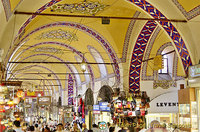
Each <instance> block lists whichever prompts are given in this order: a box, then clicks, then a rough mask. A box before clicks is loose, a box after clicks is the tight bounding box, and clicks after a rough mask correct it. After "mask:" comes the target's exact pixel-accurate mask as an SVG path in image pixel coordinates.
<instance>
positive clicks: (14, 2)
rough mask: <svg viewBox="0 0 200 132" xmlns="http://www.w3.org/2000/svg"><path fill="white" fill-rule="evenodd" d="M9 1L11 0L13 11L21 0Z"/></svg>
mask: <svg viewBox="0 0 200 132" xmlns="http://www.w3.org/2000/svg"><path fill="white" fill-rule="evenodd" d="M9 1H10V8H11V11H13V10H14V9H15V8H16V6H17V5H18V4H19V2H20V1H21V0H9Z"/></svg>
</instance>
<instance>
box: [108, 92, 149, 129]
mask: <svg viewBox="0 0 200 132" xmlns="http://www.w3.org/2000/svg"><path fill="white" fill-rule="evenodd" d="M149 102H150V98H149V97H148V96H147V94H146V92H145V91H141V92H139V93H133V94H131V93H129V94H128V95H127V96H126V95H125V93H124V92H121V93H120V95H119V96H114V99H113V101H112V102H111V116H112V119H113V122H114V123H116V124H118V126H121V125H127V124H129V125H130V124H131V125H134V126H133V127H140V128H142V127H144V126H145V120H144V117H145V115H146V114H147V113H148V111H147V109H148V108H149V107H150V106H149ZM141 126H142V127H141Z"/></svg>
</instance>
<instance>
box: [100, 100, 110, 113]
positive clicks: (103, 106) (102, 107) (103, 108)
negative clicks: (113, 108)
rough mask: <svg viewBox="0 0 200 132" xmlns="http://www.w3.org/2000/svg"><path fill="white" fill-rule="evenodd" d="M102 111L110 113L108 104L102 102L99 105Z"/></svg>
mask: <svg viewBox="0 0 200 132" xmlns="http://www.w3.org/2000/svg"><path fill="white" fill-rule="evenodd" d="M99 108H100V111H107V112H109V111H110V107H108V102H100V103H99Z"/></svg>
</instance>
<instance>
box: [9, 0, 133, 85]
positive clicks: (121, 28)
mask: <svg viewBox="0 0 200 132" xmlns="http://www.w3.org/2000/svg"><path fill="white" fill-rule="evenodd" d="M91 1H93V2H95V0H91ZM79 2H82V0H77V1H74V0H63V1H61V2H59V3H57V4H56V5H58V4H73V3H79ZM99 3H100V4H102V5H105V8H104V9H103V10H101V11H99V12H97V13H96V14H95V15H98V16H117V17H133V16H134V14H135V12H136V10H135V9H134V8H132V5H131V4H130V3H128V2H126V1H116V0H109V1H107V0H103V1H99ZM43 13H52V14H59V13H60V14H70V15H85V14H83V13H80V12H74V13H70V12H52V11H51V8H48V9H46V10H45V11H43ZM86 15H91V14H86ZM55 22H73V23H74V22H75V23H79V24H81V25H85V26H87V27H89V28H90V29H92V30H94V31H95V32H97V33H98V34H100V35H101V36H102V37H103V38H104V39H105V40H106V41H107V42H108V43H109V45H110V46H111V47H112V48H113V51H115V53H116V55H117V57H118V58H121V57H122V51H123V46H124V39H125V36H126V32H127V30H128V26H129V23H130V20H122V19H111V20H110V24H102V20H101V19H100V18H81V17H80V18H75V17H55V16H37V17H36V18H34V19H33V20H32V21H31V23H29V24H28V25H27V27H26V28H25V30H24V31H25V32H24V34H23V35H22V36H21V38H20V39H19V40H17V41H16V42H15V44H18V43H19V42H20V40H21V39H23V38H24V37H25V36H26V35H27V34H29V33H30V32H32V31H34V30H35V29H36V28H39V27H41V26H44V25H46V24H51V23H55ZM58 30H60V31H64V32H67V33H69V34H71V35H73V36H74V38H75V39H72V40H70V39H59V38H54V39H53V38H44V37H45V34H47V33H49V32H55V31H58ZM41 36H43V37H41ZM55 36H56V35H55ZM24 41H26V42H25V44H23V46H22V47H21V48H20V49H19V50H18V51H17V52H16V53H15V55H14V56H13V57H12V59H11V60H10V61H23V58H26V57H28V56H31V55H35V54H42V53H43V54H49V55H54V56H56V57H59V58H61V59H62V60H64V61H68V62H76V61H77V60H76V59H75V56H78V55H77V54H76V53H73V52H72V51H70V50H69V49H67V48H64V47H62V46H60V45H52V44H50V45H48V44H45V45H40V46H36V47H33V48H30V49H29V50H28V51H25V52H24V53H21V52H22V51H23V50H25V49H26V48H28V47H30V46H32V45H35V44H38V43H41V42H60V43H64V44H66V45H70V46H71V47H73V48H74V49H76V50H77V51H79V52H81V53H84V54H85V56H84V57H85V58H86V59H87V61H88V62H96V60H95V59H94V57H93V56H92V54H91V53H90V51H89V49H88V46H91V47H94V48H95V49H96V50H97V51H98V52H99V53H100V54H101V56H102V59H103V60H104V62H106V63H107V62H108V63H109V62H112V60H111V59H110V57H109V55H108V52H107V51H106V50H105V48H104V47H103V46H102V45H101V44H100V42H98V41H97V40H96V39H94V38H93V37H91V36H90V35H88V34H87V33H85V32H82V31H80V30H77V29H74V28H72V27H64V26H54V27H50V28H45V29H42V30H39V31H37V32H35V33H33V34H32V35H30V36H28V37H27V38H26V39H25V40H24ZM21 43H22V42H21ZM46 47H49V48H54V49H59V51H60V52H59V53H50V52H43V51H40V52H39V51H37V49H43V48H46ZM35 51H37V52H35ZM44 60H45V61H49V62H50V61H58V60H56V59H55V58H53V57H47V56H41V55H40V56H34V57H31V58H29V59H26V60H24V61H44ZM97 63H98V62H97ZM29 65H34V64H19V65H17V66H15V67H12V70H17V69H21V68H23V67H24V66H29ZM43 65H44V66H46V67H48V68H49V69H52V70H53V71H54V72H56V73H59V72H61V73H63V72H70V71H69V69H68V68H67V67H66V66H65V65H58V64H43ZM74 66H75V68H76V69H77V71H78V72H81V68H80V65H74ZM90 66H91V67H92V70H93V72H94V77H95V78H100V77H101V76H102V75H101V73H100V69H99V67H98V65H97V64H94V65H90ZM31 69H32V68H31ZM33 69H34V68H33ZM37 69H40V70H41V69H42V68H37ZM106 69H107V72H108V74H113V73H114V71H113V66H112V65H106ZM17 76H19V75H17ZM26 76H29V77H31V76H30V75H26ZM58 77H59V78H64V76H62V75H58ZM80 79H81V82H84V81H86V78H85V76H83V75H80ZM90 79H91V78H90ZM54 83H55V82H54ZM62 84H63V86H65V83H63V82H62Z"/></svg>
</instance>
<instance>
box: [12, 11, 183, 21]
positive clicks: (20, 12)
mask: <svg viewBox="0 0 200 132" xmlns="http://www.w3.org/2000/svg"><path fill="white" fill-rule="evenodd" d="M14 14H19V15H40V16H59V17H78V18H80V17H82V18H110V19H125V20H142V21H143V20H148V21H149V20H151V21H165V22H183V23H186V22H187V21H186V20H179V19H157V18H134V17H113V16H94V15H67V14H53V13H36V12H23V11H15V12H14Z"/></svg>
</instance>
